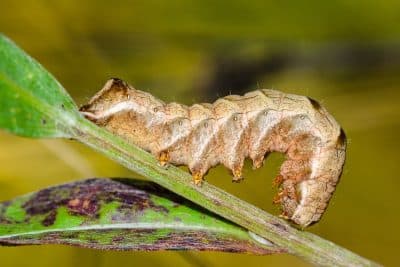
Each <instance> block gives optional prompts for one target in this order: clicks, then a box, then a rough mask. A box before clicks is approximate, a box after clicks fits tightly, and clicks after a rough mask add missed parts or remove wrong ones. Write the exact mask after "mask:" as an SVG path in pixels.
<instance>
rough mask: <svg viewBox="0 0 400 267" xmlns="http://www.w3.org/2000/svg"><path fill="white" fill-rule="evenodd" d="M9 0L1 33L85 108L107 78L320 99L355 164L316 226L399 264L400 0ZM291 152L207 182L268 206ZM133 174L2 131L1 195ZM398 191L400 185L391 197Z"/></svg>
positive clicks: (249, 259) (121, 261)
mask: <svg viewBox="0 0 400 267" xmlns="http://www.w3.org/2000/svg"><path fill="white" fill-rule="evenodd" d="M264 2H267V1H262V0H260V1H249V0H247V1H209V0H203V1H183V0H182V1H117V0H114V1H94V0H92V1H75V0H73V1H72V0H68V1H67V0H58V1H50V0H37V1H14V0H1V2H0V12H1V14H0V32H2V33H4V34H6V35H7V36H9V37H10V38H12V39H13V40H14V41H15V42H16V43H17V44H19V45H20V46H21V47H22V48H23V49H25V50H26V51H27V52H28V53H29V54H30V55H32V56H33V57H34V58H36V59H37V60H38V61H39V62H41V63H42V64H43V65H44V66H45V67H46V68H47V69H48V70H49V71H50V72H51V73H53V74H54V75H55V76H56V77H57V78H58V80H59V81H60V82H61V83H62V84H63V85H64V86H65V88H66V89H67V90H68V91H69V92H70V94H71V95H72V96H73V98H74V99H75V100H76V102H77V103H78V104H79V105H80V104H83V103H84V102H85V101H87V100H88V98H89V97H90V96H92V95H93V94H94V93H95V92H96V91H97V90H99V89H100V88H101V87H102V85H103V84H104V82H105V81H106V80H107V79H108V78H110V77H120V78H123V79H125V80H127V81H128V82H129V83H131V84H132V85H134V86H135V87H136V88H138V89H141V90H147V91H149V92H151V93H152V94H154V95H156V96H157V97H159V98H161V99H163V100H165V101H179V102H182V103H186V104H192V103H194V102H201V101H212V100H215V99H216V98H217V97H219V96H223V95H225V94H229V93H243V92H245V91H249V90H254V89H257V88H274V89H279V90H282V91H285V92H288V93H296V94H304V95H309V96H312V97H313V98H315V99H318V100H319V101H321V102H322V103H323V105H325V106H326V107H327V109H328V110H329V111H330V112H331V113H332V114H333V115H334V116H335V118H336V119H337V120H338V121H339V122H340V123H341V124H342V126H343V128H344V129H345V131H346V133H347V136H348V140H349V148H348V160H347V163H346V167H345V171H344V175H343V177H342V180H341V182H340V184H339V187H338V189H337V191H336V194H335V196H334V198H333V200H332V201H331V204H330V206H329V208H328V211H327V213H326V214H325V215H324V217H323V219H322V221H321V222H320V223H318V224H316V225H315V226H312V227H311V228H309V229H307V230H308V231H311V232H313V233H316V234H318V235H320V236H321V237H323V238H326V239H329V240H331V241H333V242H335V243H337V244H339V245H341V246H344V247H346V248H348V249H350V250H353V251H354V252H356V253H359V254H361V255H363V256H365V257H368V258H370V259H373V260H376V261H378V262H381V263H383V264H385V265H389V266H390V265H391V266H395V265H396V263H398V261H399V260H398V257H399V255H398V253H399V247H400V245H399V242H400V238H399V219H400V213H399V198H398V196H397V194H399V193H398V191H396V190H398V188H399V185H400V179H399V177H398V176H399V175H398V173H399V165H398V164H399V163H398V161H399V157H398V153H399V150H398V149H399V141H398V139H399V136H400V121H399V118H400V116H399V115H400V105H399V97H400V92H399V90H398V88H399V82H400V76H399V73H400V72H399V71H400V31H399V29H400V27H399V26H400V2H399V1H354V0H350V1H349V0H343V1H329V4H328V2H327V1H274V2H272V1H269V2H267V3H264ZM281 162H282V157H281V156H279V155H273V156H272V157H271V158H270V159H269V160H268V161H267V163H266V165H265V166H264V168H262V169H261V170H257V171H252V170H251V168H250V165H249V164H247V165H246V169H245V173H244V174H245V178H247V179H246V180H245V181H244V182H242V183H241V184H239V185H238V184H232V183H231V181H230V176H229V174H228V172H227V171H226V170H225V169H224V168H222V167H217V168H215V169H213V170H212V171H211V172H210V173H209V175H208V176H207V179H208V181H210V182H211V183H213V184H216V185H217V186H219V187H222V188H224V189H226V190H227V191H228V192H231V193H232V194H235V195H236V196H238V197H240V198H243V199H244V200H246V201H249V202H251V203H253V204H255V205H257V206H259V207H261V208H263V209H265V210H267V211H269V212H272V213H274V214H277V213H278V210H277V208H276V207H273V206H272V205H271V200H272V196H273V194H274V193H275V192H274V191H273V190H272V189H271V181H272V178H273V177H274V175H275V174H276V173H277V171H278V168H279V164H280V163H281ZM94 176H97V177H106V176H119V177H121V176H127V177H137V175H136V174H134V173H131V172H130V171H128V170H126V169H124V168H123V167H120V166H118V165H117V164H115V163H113V162H111V161H110V160H108V159H106V158H104V157H103V156H101V155H99V154H96V153H95V152H93V151H92V150H90V149H89V148H87V147H84V146H83V145H80V144H77V143H75V142H71V141H61V140H50V141H43V140H30V139H24V138H20V137H15V136H11V135H9V134H6V133H4V132H0V200H7V199H10V198H12V197H14V196H17V195H21V194H25V193H27V192H30V191H34V190H38V189H40V188H43V187H47V186H50V185H54V184H59V183H64V182H67V181H73V180H77V179H82V178H87V177H94ZM396 192H397V193H396ZM139 264H141V265H145V266H152V265H154V266H159V267H161V266H171V265H173V266H175V267H179V266H225V265H226V266H230V267H234V266H252V265H254V266H308V265H307V264H306V263H304V262H303V261H301V260H299V259H297V258H295V257H293V256H289V255H273V256H266V257H260V256H249V255H235V254H224V253H205V252H202V253H198V252H150V253H145V252H110V251H107V252H104V251H94V250H89V249H80V248H75V247H67V246H38V247H34V246H29V247H11V248H8V247H1V248H0V265H1V266H58V267H63V266H135V265H136V266H137V265H139Z"/></svg>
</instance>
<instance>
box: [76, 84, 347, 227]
mask: <svg viewBox="0 0 400 267" xmlns="http://www.w3.org/2000/svg"><path fill="white" fill-rule="evenodd" d="M80 111H81V113H82V114H83V115H84V116H85V117H86V118H87V119H89V120H90V121H92V122H94V123H96V124H97V125H99V126H102V127H105V128H106V129H108V130H109V131H111V132H113V133H114V134H116V135H118V136H121V137H122V138H125V139H126V140H128V141H129V142H131V143H133V144H135V145H137V146H139V147H141V148H142V149H144V150H147V151H149V152H151V153H152V154H153V155H154V156H156V157H157V159H158V160H159V162H160V164H162V165H165V164H167V163H171V164H174V165H187V166H188V168H189V170H190V172H191V174H192V176H193V180H194V183H195V184H197V185H201V182H202V181H203V177H204V175H205V174H206V173H207V172H208V170H209V169H210V168H211V167H213V166H216V165H218V164H223V165H225V166H226V167H227V168H228V169H230V170H231V171H232V175H233V181H236V182H238V181H240V180H242V179H243V177H242V168H243V164H244V160H245V158H247V157H248V158H250V159H251V160H252V161H253V166H254V168H259V167H261V166H262V165H263V162H264V159H265V157H266V156H267V155H268V154H269V153H271V152H281V153H285V155H286V160H285V161H284V162H283V164H282V166H281V168H280V173H279V175H278V176H277V177H276V178H275V180H274V183H275V184H277V185H278V187H279V191H278V195H277V196H276V197H275V198H274V203H281V208H282V215H281V216H283V217H285V218H286V219H289V220H291V221H292V222H294V223H296V224H298V225H300V226H302V227H306V226H308V225H310V224H312V223H315V222H318V221H319V220H320V218H321V216H322V214H323V213H324V211H325V210H326V208H327V205H328V203H329V200H330V198H331V196H332V194H333V192H334V191H335V188H336V185H337V183H338V181H339V178H340V176H341V173H342V169H343V165H344V162H345V153H346V136H345V133H344V131H343V130H342V128H341V127H340V126H339V124H338V123H337V122H336V120H335V119H334V118H333V117H332V116H331V115H330V114H329V113H328V112H327V111H326V109H325V108H324V107H322V106H321V105H320V104H319V103H318V102H317V101H315V100H313V99H311V98H309V97H305V96H298V95H293V94H285V93H282V92H279V91H276V90H267V89H262V90H257V91H253V92H249V93H247V94H245V95H243V96H238V95H229V96H226V97H223V98H220V99H218V100H216V101H215V102H214V103H212V104H208V103H202V104H194V105H192V106H189V107H188V106H185V105H182V104H178V103H169V104H166V103H164V102H163V101H161V100H158V99H157V98H155V97H154V96H152V95H151V94H149V93H147V92H143V91H140V90H136V89H134V88H133V87H131V86H130V85H128V84H127V83H125V82H124V81H122V80H120V79H110V80H109V81H107V83H106V84H105V86H104V87H103V89H101V90H100V91H99V92H98V93H97V94H96V95H95V96H93V98H91V100H90V101H89V102H88V103H87V104H86V105H84V106H82V107H81V108H80Z"/></svg>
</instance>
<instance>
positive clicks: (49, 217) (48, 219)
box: [42, 210, 57, 226]
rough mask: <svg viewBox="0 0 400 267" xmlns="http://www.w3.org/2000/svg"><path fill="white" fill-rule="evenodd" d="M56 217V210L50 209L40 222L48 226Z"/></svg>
mask: <svg viewBox="0 0 400 267" xmlns="http://www.w3.org/2000/svg"><path fill="white" fill-rule="evenodd" d="M56 217H57V210H52V211H50V213H49V214H48V215H47V216H46V218H44V220H43V221H42V224H43V225H44V226H50V225H53V224H54V221H55V220H56Z"/></svg>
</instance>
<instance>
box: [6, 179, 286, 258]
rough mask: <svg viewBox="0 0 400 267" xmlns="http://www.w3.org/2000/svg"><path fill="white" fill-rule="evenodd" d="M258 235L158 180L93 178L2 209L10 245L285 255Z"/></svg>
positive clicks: (52, 188) (7, 203) (57, 188)
mask: <svg viewBox="0 0 400 267" xmlns="http://www.w3.org/2000/svg"><path fill="white" fill-rule="evenodd" d="M253 236H254V235H252V234H249V233H248V231H247V230H245V229H243V228H241V227H239V226H236V225H234V224H232V223H230V222H227V221H226V220H224V219H222V218H220V217H218V216H216V215H213V214H211V213H210V212H208V211H206V210H204V209H202V208H200V207H199V206H197V205H195V204H193V203H191V202H189V201H187V200H184V199H183V198H181V197H179V196H177V195H175V194H173V193H171V192H169V191H166V190H165V189H163V188H161V187H160V186H157V185H156V184H154V183H151V182H145V181H139V180H132V179H114V180H112V179H88V180H83V181H78V182H74V183H70V184H64V185H60V186H55V187H51V188H47V189H44V190H41V191H38V192H36V193H32V194H29V195H25V196H22V197H17V198H15V199H13V200H11V201H7V202H4V203H1V204H0V244H3V245H27V244H68V245H77V246H82V247H90V248H97V249H115V250H163V249H174V250H184V249H185V250H186V249H191V250H216V251H227V252H247V253H253V254H270V253H278V252H283V250H282V249H278V248H277V247H276V246H274V245H272V243H268V242H267V241H265V242H264V243H265V244H261V243H259V242H257V241H256V240H255V239H254V238H253ZM266 244H268V245H266Z"/></svg>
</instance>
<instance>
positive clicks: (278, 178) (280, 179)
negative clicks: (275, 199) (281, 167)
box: [272, 174, 283, 187]
mask: <svg viewBox="0 0 400 267" xmlns="http://www.w3.org/2000/svg"><path fill="white" fill-rule="evenodd" d="M282 182H283V176H282V175H280V174H279V175H277V176H276V177H275V179H274V180H273V181H272V186H273V187H278V186H280V185H281V184H282Z"/></svg>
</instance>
